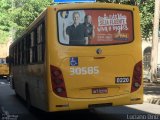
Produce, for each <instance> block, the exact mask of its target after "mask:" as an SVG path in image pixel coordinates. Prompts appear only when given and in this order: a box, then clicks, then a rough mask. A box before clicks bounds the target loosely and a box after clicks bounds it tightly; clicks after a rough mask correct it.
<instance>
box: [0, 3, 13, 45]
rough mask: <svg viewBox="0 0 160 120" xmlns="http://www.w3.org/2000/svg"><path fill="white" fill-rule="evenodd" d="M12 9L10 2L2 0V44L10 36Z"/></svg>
mask: <svg viewBox="0 0 160 120" xmlns="http://www.w3.org/2000/svg"><path fill="white" fill-rule="evenodd" d="M10 8H11V1H10V0H0V36H1V39H0V43H5V42H6V41H7V39H8V38H9V35H10V34H9V31H10V14H8V13H9V11H10Z"/></svg>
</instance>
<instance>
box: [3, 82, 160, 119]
mask: <svg viewBox="0 0 160 120" xmlns="http://www.w3.org/2000/svg"><path fill="white" fill-rule="evenodd" d="M7 117H8V119H7ZM0 119H1V120H66V119H70V120H77V119H78V120H143V119H144V120H160V105H155V104H149V103H144V104H140V105H126V106H116V107H100V108H96V109H93V110H81V111H68V112H57V113H45V112H42V111H40V110H37V109H33V110H32V111H31V112H29V111H28V110H27V109H26V104H25V102H24V101H23V100H21V99H20V98H18V97H17V96H16V95H15V93H14V91H13V90H12V89H11V88H10V86H9V83H8V82H7V81H6V80H4V79H3V80H2V79H0Z"/></svg>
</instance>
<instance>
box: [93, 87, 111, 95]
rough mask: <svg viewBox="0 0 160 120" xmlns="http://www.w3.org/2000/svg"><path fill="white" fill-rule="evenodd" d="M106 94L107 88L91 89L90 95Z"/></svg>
mask: <svg viewBox="0 0 160 120" xmlns="http://www.w3.org/2000/svg"><path fill="white" fill-rule="evenodd" d="M104 93H108V89H107V88H92V94H104Z"/></svg>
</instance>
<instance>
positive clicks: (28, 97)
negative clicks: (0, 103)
mask: <svg viewBox="0 0 160 120" xmlns="http://www.w3.org/2000/svg"><path fill="white" fill-rule="evenodd" d="M25 91H26V93H25V94H26V105H27V109H28V110H29V111H31V109H32V105H31V99H30V93H29V89H28V85H26V90H25Z"/></svg>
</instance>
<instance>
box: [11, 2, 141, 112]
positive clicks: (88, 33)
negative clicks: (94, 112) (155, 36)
mask: <svg viewBox="0 0 160 120" xmlns="http://www.w3.org/2000/svg"><path fill="white" fill-rule="evenodd" d="M10 68H11V69H10V76H12V77H11V79H12V83H13V86H14V89H15V92H16V93H17V94H18V95H19V96H21V97H22V98H23V99H24V100H26V102H27V104H28V106H31V105H32V106H34V107H37V108H39V109H41V110H44V111H49V112H55V111H67V110H80V109H89V108H92V107H97V106H106V105H107V106H108V105H110V106H117V105H126V104H141V103H142V102H143V85H142V84H143V83H142V52H141V33H140V18H139V10H138V8H137V7H136V6H129V5H122V4H113V3H72V4H60V5H56V6H49V7H47V9H46V10H45V11H44V12H42V14H41V15H40V16H39V17H38V18H37V19H36V20H35V21H34V22H33V23H32V24H31V25H30V26H29V27H28V28H27V30H26V32H25V33H24V34H23V35H22V36H21V37H20V38H19V39H17V40H16V41H15V42H14V43H13V44H12V45H11V46H10Z"/></svg>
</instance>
